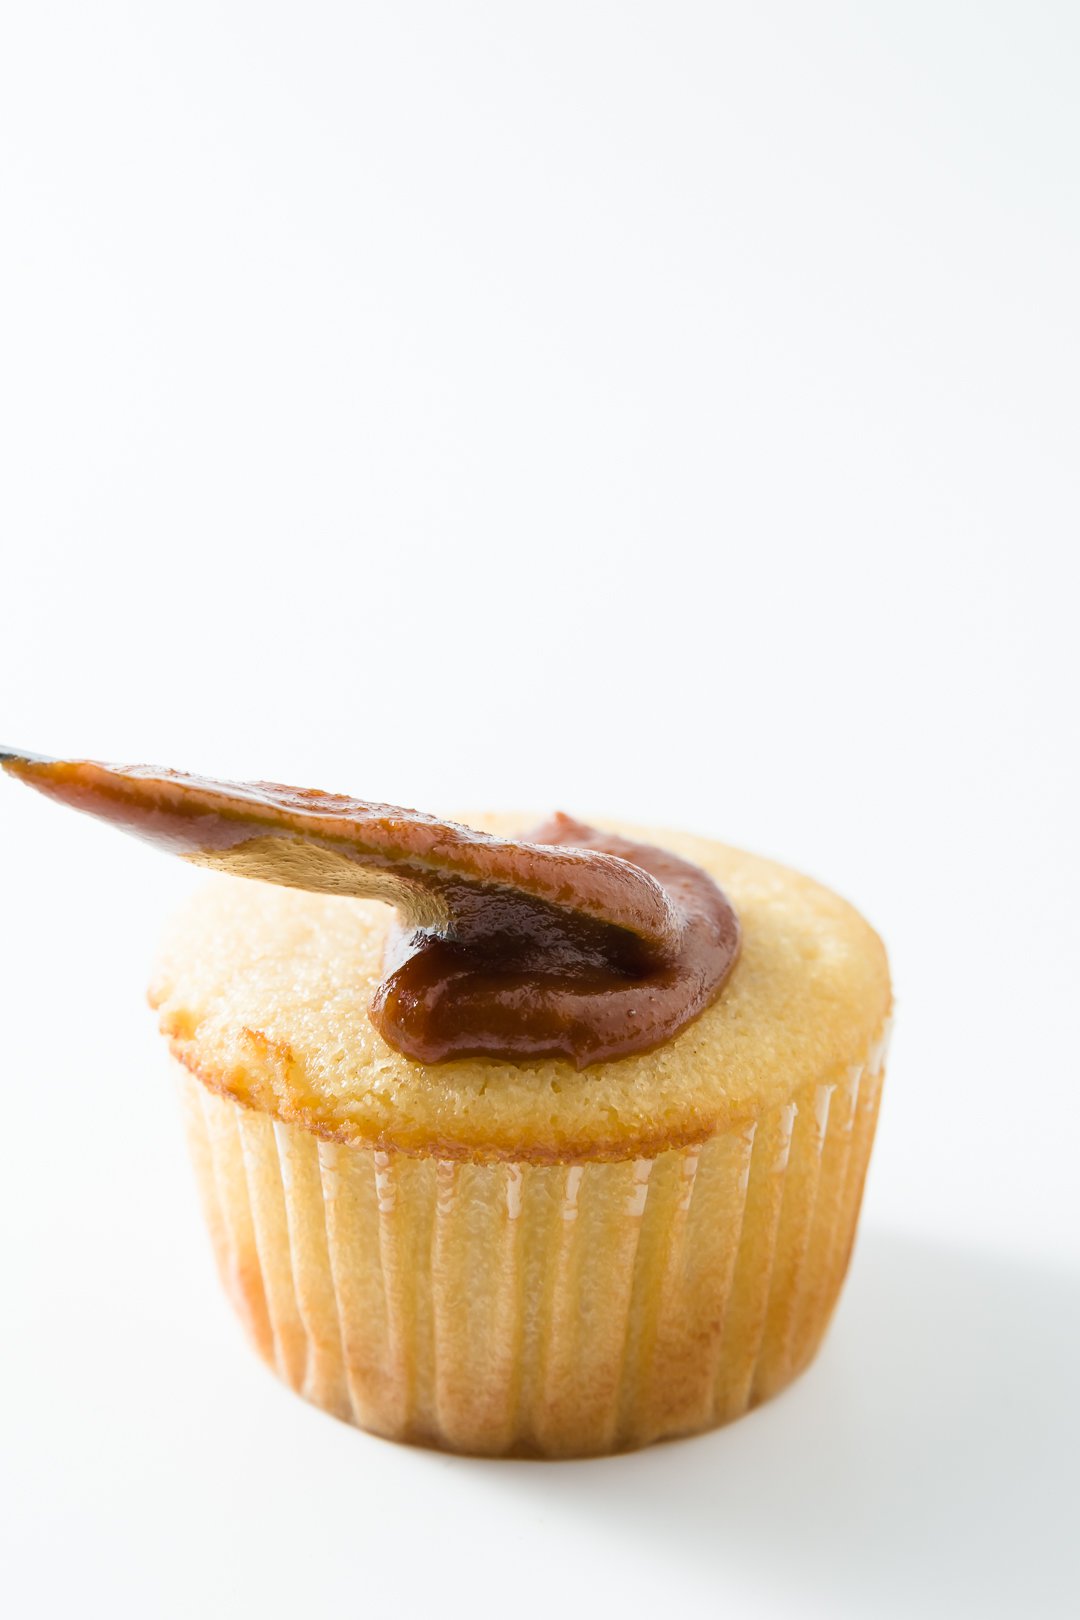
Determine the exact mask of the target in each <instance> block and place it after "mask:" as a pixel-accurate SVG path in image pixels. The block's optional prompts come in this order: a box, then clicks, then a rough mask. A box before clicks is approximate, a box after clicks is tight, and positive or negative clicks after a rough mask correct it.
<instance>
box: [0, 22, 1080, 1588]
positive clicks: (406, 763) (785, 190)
mask: <svg viewBox="0 0 1080 1620" xmlns="http://www.w3.org/2000/svg"><path fill="white" fill-rule="evenodd" d="M0 30H2V37H0V142H2V153H0V156H2V163H0V172H2V182H0V183H2V185H3V202H2V218H3V221H4V237H5V245H4V249H3V252H2V254H0V311H2V315H0V320H2V327H3V340H2V353H3V359H2V364H0V413H2V420H0V443H2V445H3V461H4V473H3V478H2V479H0V547H2V551H3V572H2V580H3V608H4V612H3V630H2V633H0V690H2V695H3V704H2V730H3V732H4V733H6V734H7V736H8V738H9V740H10V741H12V742H15V743H20V744H22V745H24V746H27V747H31V748H37V749H41V750H44V751H49V752H56V753H61V752H72V753H84V754H90V755H97V756H99V757H104V758H114V759H122V760H125V759H126V760H142V759H146V760H154V761H158V762H165V763H173V764H176V765H180V766H187V767H190V768H195V769H198V768H202V769H205V770H207V771H211V772H218V773H220V774H223V775H234V776H266V777H272V778H277V779H280V780H284V781H295V782H300V783H308V784H312V785H318V786H323V787H328V788H340V789H348V790H352V791H355V792H357V793H360V794H363V795H367V796H372V797H381V798H386V799H390V800H397V801H403V802H406V803H419V804H421V805H424V806H427V807H431V808H449V807H456V806H462V805H468V804H470V803H473V804H497V805H526V806H530V807H532V806H535V807H536V808H537V809H538V810H543V809H546V808H548V807H551V806H553V805H560V806H563V807H565V808H566V809H568V810H571V811H578V812H579V813H584V814H587V813H589V812H590V811H597V810H604V809H608V810H612V811H616V812H620V813H622V814H625V815H627V816H634V817H637V818H639V819H641V820H645V821H650V820H651V821H658V822H663V821H668V822H671V823H685V824H688V825H691V826H694V827H696V828H699V829H700V830H702V831H706V832H711V833H714V834H716V835H718V836H721V837H726V838H728V839H729V840H730V841H732V842H736V843H745V844H747V845H750V846H751V847H755V848H758V849H761V850H763V851H764V852H766V853H770V854H773V855H776V856H779V857H781V858H783V859H786V860H788V861H790V862H791V863H792V864H794V865H797V866H802V867H805V868H807V869H809V870H811V871H813V872H814V873H815V874H816V875H818V876H820V877H821V878H823V879H825V880H826V881H828V882H830V883H832V884H833V885H834V886H835V887H837V888H839V889H840V890H841V891H843V892H844V893H847V894H849V895H850V896H851V897H852V898H854V899H855V900H856V902H857V903H859V904H860V905H861V906H862V907H863V909H865V910H866V912H867V914H868V915H869V916H870V917H871V918H872V919H873V921H874V922H875V923H876V924H877V925H878V927H879V928H880V929H881V931H882V932H883V934H884V936H885V938H886V941H887V943H888V945H889V947H890V951H891V954H892V958H893V963H894V968H895V975H896V981H897V990H898V997H899V1018H898V1025H897V1035H896V1040H895V1044H894V1049H893V1061H892V1066H891V1071H890V1080H889V1084H888V1086H887V1088H886V1094H885V1103H884V1109H883V1115H882V1122H881V1130H880V1134H879V1141H878V1148H877V1153H876V1158H875V1162H874V1166H873V1169H872V1174H871V1178H870V1183H869V1188H868V1195H867V1204H866V1211H865V1222H864V1229H863V1237H862V1241H861V1244H860V1248H859V1251H858V1257H857V1262H856V1266H855V1269H854V1272H853V1275H852V1277H851V1280H850V1284H849V1289H848V1292H847V1295H846V1297H845V1300H844V1302H843V1305H842V1307H841V1310H840V1313H839V1315H838V1317H837V1320H836V1323H835V1325H834V1328H833V1331H832V1334H831V1336H830V1339H829V1342H828V1344H827V1347H826V1349H825V1351H824V1353H823V1355H822V1357H821V1359H820V1361H819V1363H818V1365H817V1366H816V1368H815V1369H814V1370H813V1371H812V1372H811V1373H810V1374H809V1375H808V1376H807V1378H806V1379H805V1380H803V1382H802V1383H801V1384H800V1385H799V1386H798V1387H797V1388H795V1389H794V1390H792V1391H791V1392H790V1393H789V1394H788V1395H787V1396H785V1397H784V1398H783V1399H782V1400H780V1401H778V1402H777V1403H775V1404H774V1405H773V1406H771V1407H769V1408H767V1409H765V1410H763V1411H762V1412H760V1413H759V1414H757V1415H755V1416H754V1417H752V1418H750V1419H749V1420H747V1421H746V1422H744V1423H742V1424H740V1425H737V1426H736V1427H734V1428H733V1429H731V1430H729V1431H727V1432H724V1433H721V1434H718V1435H716V1436H713V1437H710V1438H708V1439H705V1440H701V1441H697V1442H693V1443H689V1444H683V1445H679V1446H670V1447H666V1448H661V1449H660V1450H658V1451H656V1452H654V1453H648V1454H645V1455H642V1456H638V1457H634V1458H630V1459H624V1460H619V1461H615V1462H610V1463H601V1464H585V1465H565V1466H553V1467H536V1466H525V1465H485V1464H479V1463H474V1462H458V1461H454V1460H451V1459H445V1458H439V1457H434V1456H429V1455H426V1454H423V1453H413V1452H408V1451H403V1450H398V1449H395V1448H393V1447H389V1446H386V1445H382V1444H379V1443H377V1442H375V1441H372V1440H369V1439H367V1438H366V1437H364V1436H361V1435H358V1434H355V1433H353V1432H351V1431H350V1430H348V1429H346V1428H344V1427H341V1426H338V1425H335V1424H334V1423H332V1422H331V1421H330V1420H328V1419H326V1418H324V1417H322V1416H321V1415H320V1414H318V1413H316V1412H314V1411H312V1410H310V1409H308V1408H307V1407H305V1406H304V1405H303V1404H302V1403H301V1402H299V1401H297V1400H296V1399H295V1398H294V1397H292V1396H290V1395H288V1394H287V1393H286V1392H285V1391H284V1390H282V1389H279V1388H278V1387H277V1386H276V1385H275V1384H274V1382H273V1380H272V1379H271V1378H270V1376H269V1374H266V1373H264V1371H263V1370H262V1369H261V1367H260V1366H258V1365H257V1364H256V1362H255V1360H254V1358H253V1356H252V1355H251V1354H250V1353H249V1352H248V1350H247V1349H246V1347H245V1346H244V1344H243V1343H242V1341H241V1338H240V1334H239V1330H238V1329H237V1328H236V1327H235V1326H234V1324H233V1322H232V1319H231V1317H230V1315H229V1313H228V1310H227V1307H226V1306H225V1304H224V1302H223V1301H222V1300H221V1298H220V1297H219V1294H218V1290H217V1284H216V1281H215V1279H214V1278H213V1276H212V1274H211V1268H210V1260H209V1254H208V1252H207V1247H206V1244H205V1240H204V1238H203V1235H202V1233H201V1231H200V1229H199V1221H198V1216H197V1213H196V1209H195V1205H194V1199H193V1196H192V1194H191V1191H190V1189H189V1187H188V1181H187V1175H186V1166H185V1165H184V1163H183V1159H182V1149H181V1144H180V1139H179V1129H178V1122H177V1120H176V1118H175V1115H174V1110H173V1105H172V1098H171V1096H170V1094H169V1093H168V1091H167V1088H166V1087H165V1086H164V1085H163V1083H162V1079H161V1070H160V1067H159V1059H158V1054H157V1049H156V1038H155V1037H154V1035H153V1032H152V1028H151V1022H150V1019H149V1016H148V1015H147V1014H146V1013H145V1011H144V1010H143V1008H142V1004H141V993H142V986H143V983H144V980H145V977H146V971H147V960H148V956H149V953H150V950H151V946H152V940H153V936H154V933H155V931H156V929H157V928H158V926H159V924H160V920H161V917H162V915H163V913H164V912H165V910H166V909H167V908H168V906H169V905H171V904H172V903H173V902H174V901H175V899H176V898H177V897H178V896H179V895H180V894H181V893H182V892H184V891H185V890H186V889H187V887H188V885H189V884H190V883H192V882H194V881H197V879H196V878H195V877H194V876H193V875H192V874H191V873H190V872H189V871H188V870H186V869H184V868H182V867H181V866H179V864H176V865H173V864H170V863H169V862H168V861H167V860H166V859H164V858H163V857H159V856H157V855H155V854H153V853H152V852H151V851H148V850H145V849H143V848H142V847H140V846H138V845H136V844H133V843H130V842H127V841H125V840H122V839H120V838H118V837H116V836H115V835H113V834H110V833H109V832H108V831H107V830H105V829H102V828H99V827H97V826H96V825H94V824H92V823H89V822H84V821H81V820H80V819H79V818H76V817H71V816H67V817H65V816H64V814H63V813H62V812H60V811H58V810H56V809H54V808H53V807H51V806H48V805H45V804H44V803H42V802H41V801H40V800H37V799H35V798H33V797H32V796H31V795H29V794H26V793H25V792H23V791H22V790H21V789H20V788H18V787H16V786H15V785H13V784H6V785H5V784H3V783H0V826H2V828H3V831H4V845H3V850H2V854H0V870H2V891H0V892H2V896H3V899H2V901H0V904H2V908H3V910H2V924H0V957H2V966H3V978H2V985H3V989H2V1002H0V1014H2V1041H3V1069H4V1075H3V1106H4V1133H3V1150H2V1151H3V1174H2V1177H0V1234H2V1236H0V1242H2V1244H3V1256H2V1263H3V1275H4V1279H5V1288H4V1304H5V1327H4V1333H3V1337H2V1340H0V1354H2V1366H0V1424H2V1467H3V1475H2V1478H0V1491H2V1493H3V1500H2V1502H0V1604H2V1606H3V1608H4V1610H5V1612H6V1613H10V1614H12V1615H18V1616H20V1617H21V1616H24V1615H26V1616H38V1615H45V1616H53V1615H57V1616H59V1615H67V1614H70V1613H80V1614H91V1615H96V1614H103V1615H104V1614H108V1615H109V1616H112V1617H124V1616H140V1617H141V1616H145V1615H148V1614H153V1615H155V1616H157V1615H161V1616H173V1615H176V1616H181V1615H183V1616H189V1615H192V1614H196V1613H198V1614H202V1615H209V1616H218V1615H230V1614H247V1613H256V1612H257V1613H259V1614H261V1615H265V1616H267V1617H271V1616H282V1615H286V1614H290V1615H295V1614H305V1613H318V1612H325V1611H327V1610H329V1609H331V1608H332V1609H333V1611H334V1612H341V1613H352V1612H357V1613H362V1612H371V1611H373V1610H375V1609H376V1608H377V1609H378V1610H379V1611H380V1612H387V1611H388V1608H389V1605H390V1603H391V1602H392V1601H393V1600H394V1599H395V1597H396V1598H397V1600H398V1601H399V1603H400V1604H401V1605H402V1608H401V1612H415V1613H420V1612H425V1611H431V1612H436V1613H437V1614H438V1615H440V1616H453V1615H455V1614H456V1613H458V1612H462V1613H464V1612H468V1613H470V1614H472V1615H483V1616H487V1615H491V1616H498V1617H500V1620H502V1617H503V1616H505V1615H507V1614H514V1615H525V1616H527V1615H531V1614H533V1613H542V1612H553V1613H558V1614H559V1615H567V1614H576V1613H586V1612H597V1610H596V1604H597V1603H598V1602H599V1603H600V1605H601V1606H602V1609H603V1612H613V1613H615V1612H618V1613H623V1614H625V1613H640V1612H645V1611H646V1610H647V1609H651V1608H653V1607H657V1608H659V1606H660V1605H661V1604H663V1605H664V1612H667V1611H668V1610H669V1609H671V1610H674V1611H678V1610H679V1609H680V1606H683V1605H685V1606H686V1609H687V1612H690V1613H709V1612H730V1613H736V1614H748V1615H755V1616H756V1615H765V1616H784V1617H787V1616H794V1615H799V1616H807V1615H825V1616H849V1615H850V1616H859V1617H862V1616H868V1615H872V1616H874V1617H877V1616H886V1617H887V1616H908V1615H910V1614H919V1615H921V1616H938V1615H941V1616H945V1615H948V1616H955V1615H967V1614H978V1615H980V1616H993V1615H1002V1616H1013V1615H1016V1614H1018V1613H1026V1614H1032V1615H1038V1616H1056V1615H1064V1614H1066V1613H1068V1612H1075V1606H1076V1603H1077V1586H1078V1578H1080V1577H1078V1571H1077V1566H1076V1555H1075V1551H1074V1549H1073V1547H1072V1546H1071V1545H1070V1539H1071V1538H1072V1537H1073V1535H1074V1526H1075V1508H1076V1479H1077V1474H1076V1462H1075V1459H1076V1456H1077V1452H1078V1447H1080V1432H1078V1431H1080V1408H1078V1397H1077V1391H1076V1382H1075V1376H1076V1367H1077V1363H1078V1352H1080V1324H1078V1310H1077V1302H1078V1296H1080V1220H1078V1214H1080V1211H1078V1205H1077V1190H1076V1189H1077V1177H1076V1169H1075V1166H1076V1152H1077V1147H1076V1144H1077V1126H1078V1124H1080V1115H1078V1106H1077V1095H1078V1088H1077V1081H1078V1076H1077V1056H1076V1036H1075V1023H1076V1021H1075V1014H1074V1007H1075V993H1076V992H1075V985H1076V975H1077V968H1078V952H1077V944H1078V938H1077V935H1078V924H1077V918H1078V915H1080V892H1078V881H1077V878H1078V862H1077V851H1076V827H1077V821H1078V812H1080V803H1078V799H1080V794H1078V791H1077V789H1078V782H1077V770H1078V767H1077V759H1078V752H1077V725H1076V694H1077V677H1078V674H1080V671H1078V668H1077V655H1076V618H1075V615H1076V608H1075V604H1076V584H1077V580H1076V570H1075V562H1074V556H1073V548H1074V546H1075V543H1076V535H1077V519H1078V516H1080V503H1078V500H1077V494H1076V486H1075V460H1076V444H1077V434H1078V429H1080V420H1078V417H1080V411H1078V405H1077V384H1076V379H1077V375H1078V374H1080V341H1078V339H1080V332H1078V326H1080V317H1078V308H1080V301H1078V299H1077V296H1076V289H1077V286H1078V285H1080V216H1078V207H1077V196H1078V190H1077V181H1078V178H1080V177H1078V174H1077V169H1078V163H1080V115H1078V99H1077V95H1076V85H1077V75H1078V69H1080V61H1078V56H1080V29H1078V22H1077V13H1076V10H1075V8H1073V7H1070V6H1068V5H1065V4H1060V5H1050V4H1023V5H1021V4H1019V3H1016V4H1011V5H1010V4H1004V5H991V6H979V7H975V6H968V5H962V4H958V3H955V0H954V3H947V4H938V3H935V4H933V5H930V4H924V5H882V4H878V5H855V4H851V5H849V6H844V5H841V4H836V3H827V4H824V5H821V6H815V7H810V8H806V7H800V6H796V5H794V4H791V5H787V6H776V5H761V6H741V7H720V6H711V5H704V4H701V5H693V6H691V5H680V4H664V5H660V4H649V5H633V6H630V5H626V6H615V5H610V6H601V5H595V4H588V3H586V4H580V3H576V4H574V5H565V6H564V5H556V4H549V5H544V6H521V5H516V6H515V5H509V6H506V5H495V4H490V5H483V6H476V5H464V4H457V3H450V4H446V5H415V4H401V5H385V6H384V5H377V6H376V5H356V6H352V5H349V6H346V5H344V4H342V5H338V6H335V5H317V4H316V5H310V6H304V7H281V6H275V5H267V4H262V5H259V6H254V5H252V6H249V7H244V6H238V5H231V6H230V5H224V6H223V5H220V4H213V5H202V4H190V5H185V6H183V7H149V8H147V7H145V6H139V5H131V6H130V7H121V6H115V5H96V6H90V7H87V6H76V5H35V6H30V5H27V6H15V7H9V8H7V9H6V10H5V13H4V17H3V21H2V23H0ZM116 1121H122V1128H121V1129H120V1130H119V1131H117V1130H116V1128H115V1123H114V1122H116ZM132 1212H135V1214H134V1218H133V1214H132ZM590 1590H591V1591H592V1592H593V1593H594V1594H597V1595H596V1596H594V1597H593V1598H592V1599H591V1601H587V1600H586V1594H587V1593H588V1592H589V1591H590ZM256 1601H257V1604H258V1607H257V1608H256Z"/></svg>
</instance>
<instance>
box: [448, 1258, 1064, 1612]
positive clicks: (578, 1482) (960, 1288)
mask: <svg viewBox="0 0 1080 1620" xmlns="http://www.w3.org/2000/svg"><path fill="white" fill-rule="evenodd" d="M1078 1372H1080V1284H1078V1281H1077V1279H1076V1277H1075V1276H1071V1275H1070V1274H1069V1273H1067V1272H1065V1273H1055V1272H1053V1271H1042V1270H1039V1269H1029V1268H1027V1267H1025V1266H1023V1265H1021V1264H1019V1263H1016V1262H1011V1261H1007V1260H999V1259H996V1258H993V1257H987V1256H985V1255H979V1254H969V1253H964V1252H960V1251H957V1250H955V1249H951V1248H945V1247H938V1246H936V1245H934V1244H931V1243H926V1242H921V1241H917V1240H914V1239H912V1238H908V1237H900V1236H894V1235H890V1234H888V1233H884V1232H875V1231H872V1230H871V1231H868V1232H866V1233H864V1235H863V1237H862V1240H861V1243H860V1246H859V1251H858V1257H857V1261H856V1264H855V1266H854V1268H853V1272H852V1275H851V1277H850V1278H849V1281H848V1288H847V1294H846V1297H845V1299H844V1300H843V1302H842V1304H841V1307H840V1310H839V1311H838V1313H837V1316H836V1319H835V1320H834V1322H833V1325H832V1328H831V1331H830V1335H829V1337H828V1339H827V1341H826V1344H825V1347H824V1349H823V1351H822V1353H821V1355H820V1356H819V1358H818V1361H817V1363H816V1365H815V1366H814V1367H812V1368H811V1369H810V1371H809V1372H808V1373H807V1374H805V1375H804V1377H803V1378H802V1379H801V1380H800V1381H798V1382H797V1383H796V1384H795V1385H793V1386H792V1388H791V1390H790V1391H788V1392H787V1393H786V1394H785V1395H783V1396H781V1397H780V1398H779V1399H778V1400H776V1401H774V1402H773V1403H771V1404H770V1405H768V1406H766V1407H762V1408H761V1409H760V1410H759V1411H757V1412H755V1413H753V1414H751V1416H750V1417H749V1418H746V1419H744V1420H743V1421H741V1422H739V1423H737V1424H735V1425H733V1426H732V1427H730V1428H728V1429H725V1430H721V1431H719V1432H717V1433H715V1434H712V1435H708V1436H705V1437H702V1438H700V1439H696V1440H689V1441H682V1442H677V1443H673V1444H669V1445H663V1446H659V1447H654V1448H653V1449H651V1450H649V1451H645V1452H640V1453H636V1454H634V1455H632V1456H626V1457H620V1458H614V1459H606V1460H603V1461H596V1462H584V1463H566V1464H531V1465H530V1464H519V1465H513V1464H511V1465H507V1464H505V1463H503V1464H486V1465H485V1464H482V1463H472V1464H462V1465H461V1466H465V1467H468V1468H469V1469H470V1470H472V1469H478V1470H484V1469H491V1470H492V1471H493V1472H492V1478H491V1481H490V1483H491V1484H492V1487H493V1488H497V1489H499V1490H500V1491H501V1492H505V1491H510V1492H514V1493H517V1494H519V1495H520V1497H521V1498H522V1500H523V1505H528V1506H530V1507H532V1508H534V1509H539V1510H542V1512H543V1515H544V1518H545V1520H546V1521H547V1522H548V1523H550V1524H551V1525H552V1526H553V1527H554V1525H556V1524H557V1523H558V1522H559V1521H560V1519H561V1517H562V1516H563V1515H569V1516H571V1517H572V1519H573V1520H574V1522H575V1524H576V1525H577V1526H578V1527H579V1528H580V1527H581V1526H582V1525H584V1524H586V1523H587V1524H588V1526H589V1529H590V1532H591V1533H595V1534H596V1535H597V1537H598V1546H597V1553H598V1557H605V1556H609V1557H614V1556H617V1549H616V1548H615V1547H614V1546H613V1545H612V1543H611V1540H610V1539H609V1538H612V1537H613V1538H615V1540H616V1541H617V1542H620V1543H622V1544H623V1545H637V1546H641V1545H643V1544H648V1547H649V1550H650V1551H652V1552H653V1553H655V1556H656V1557H657V1558H658V1559H662V1560H667V1559H670V1560H671V1561H672V1564H673V1572H672V1573H673V1578H674V1579H675V1584H676V1586H677V1577H676V1576H675V1568H674V1566H676V1565H678V1564H679V1563H681V1564H682V1566H683V1567H684V1569H687V1570H688V1571H691V1570H692V1571H693V1573H694V1574H695V1575H696V1576H698V1577H700V1576H702V1575H703V1574H709V1575H711V1576H714V1577H715V1579H716V1583H717V1584H716V1592H717V1601H718V1603H719V1602H722V1599H723V1577H724V1572H725V1570H730V1571H731V1572H732V1573H733V1574H735V1573H738V1574H739V1575H740V1576H745V1575H747V1574H750V1573H753V1574H755V1575H756V1576H759V1577H760V1579H761V1580H762V1581H763V1582H766V1583H767V1584H768V1585H769V1586H770V1587H771V1588H773V1589H774V1590H775V1592H776V1595H777V1596H778V1597H781V1596H782V1595H783V1593H784V1591H785V1589H790V1591H791V1594H792V1597H793V1599H797V1607H798V1609H799V1612H801V1613H803V1614H818V1613H825V1614H830V1615H834V1614H835V1615H847V1614H851V1615H866V1616H871V1615H872V1616H874V1617H875V1620H877V1617H879V1616H893V1615H903V1616H908V1615H912V1614H919V1615H920V1616H922V1617H926V1616H930V1615H950V1616H954V1615H968V1614H979V1615H981V1616H984V1617H985V1616H988V1615H1016V1614H1029V1615H1037V1616H1039V1617H1040V1620H1042V1617H1050V1616H1057V1615H1064V1614H1066V1613H1069V1614H1074V1613H1077V1612H1080V1562H1078V1556H1077V1551H1076V1545H1077V1537H1076V1523H1075V1520H1076V1508H1077V1499H1076V1491H1077V1477H1078V1476H1077V1457H1078V1456H1080V1395H1078V1392H1077V1374H1078Z"/></svg>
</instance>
